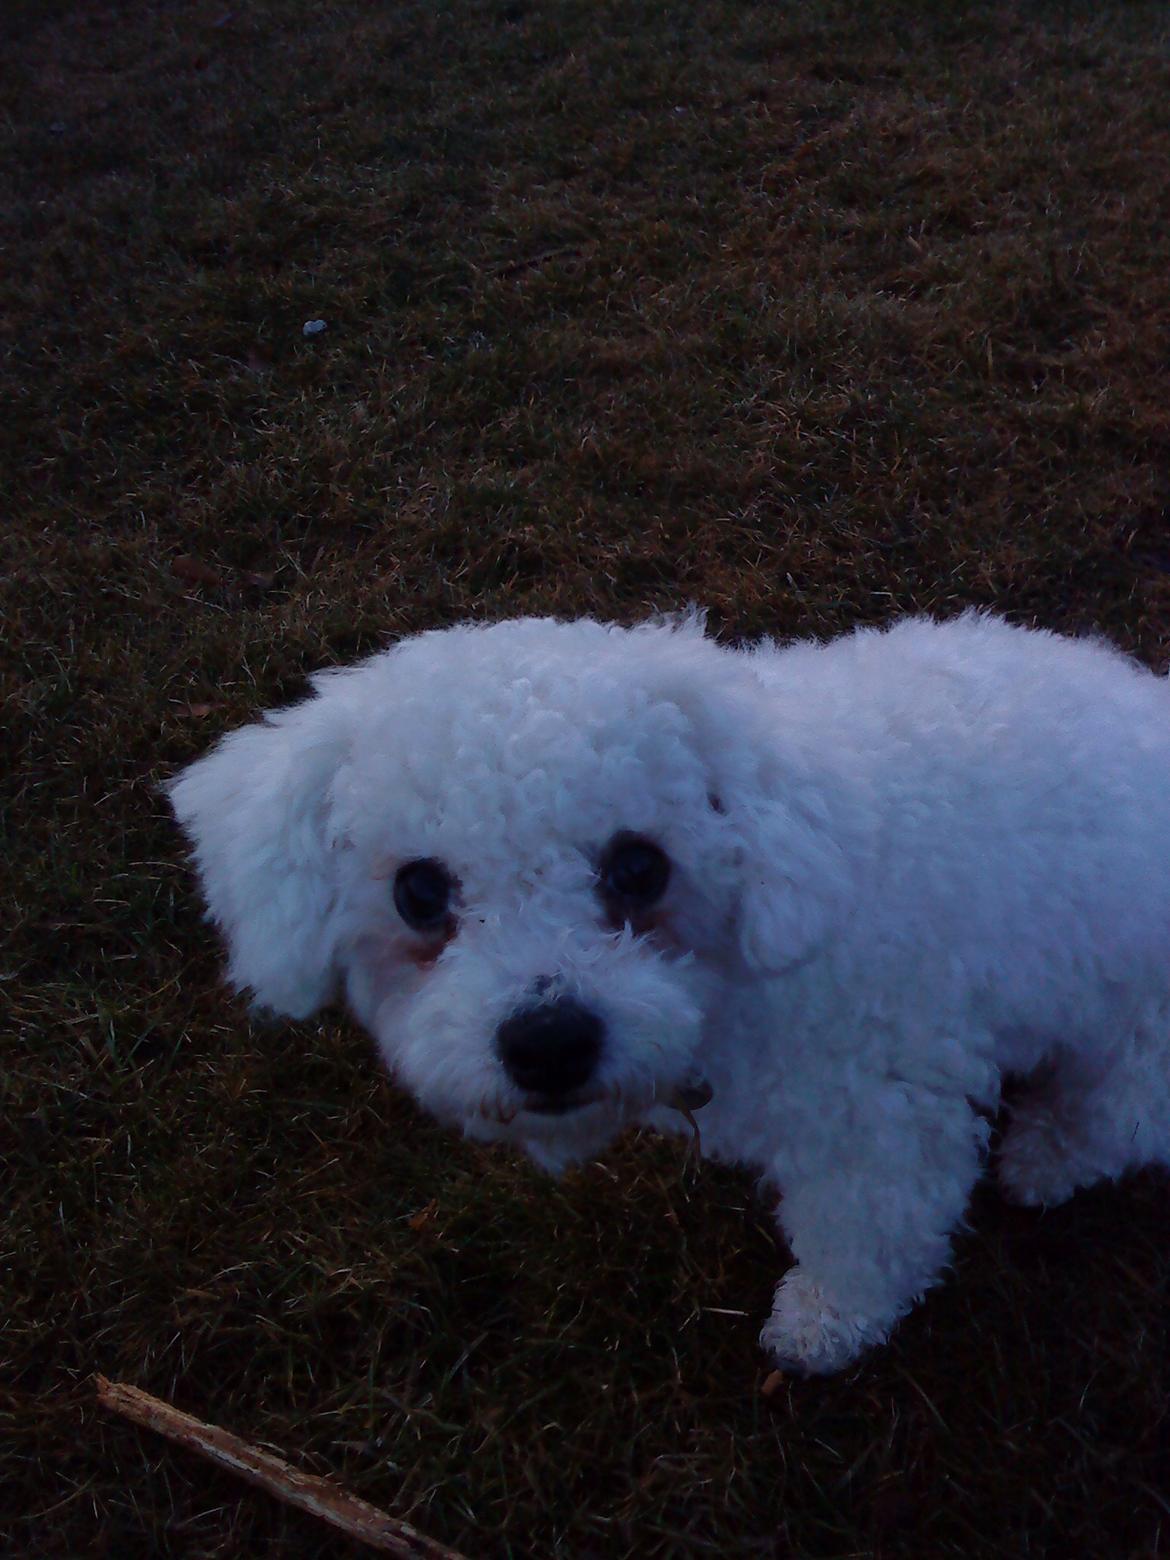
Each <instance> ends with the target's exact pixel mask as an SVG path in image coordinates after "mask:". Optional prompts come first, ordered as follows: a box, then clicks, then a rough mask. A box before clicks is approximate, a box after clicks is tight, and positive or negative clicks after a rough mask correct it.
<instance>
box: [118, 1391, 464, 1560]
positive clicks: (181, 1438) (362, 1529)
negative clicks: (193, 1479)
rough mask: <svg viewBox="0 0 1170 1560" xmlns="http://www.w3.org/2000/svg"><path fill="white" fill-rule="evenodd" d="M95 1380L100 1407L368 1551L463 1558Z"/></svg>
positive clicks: (279, 1463) (260, 1455)
mask: <svg viewBox="0 0 1170 1560" xmlns="http://www.w3.org/2000/svg"><path fill="white" fill-rule="evenodd" d="M96 1380H97V1395H98V1402H99V1403H101V1405H102V1406H103V1408H108V1409H110V1410H111V1411H112V1412H113V1413H115V1414H123V1415H124V1416H125V1417H126V1418H127V1419H132V1420H133V1421H134V1422H135V1424H139V1425H145V1426H146V1427H147V1428H148V1429H150V1430H156V1431H157V1432H158V1433H159V1435H165V1436H166V1437H168V1439H169V1440H172V1441H177V1442H178V1443H179V1445H180V1446H186V1447H188V1448H190V1450H191V1451H194V1452H199V1453H201V1454H202V1455H203V1456H204V1457H209V1458H210V1459H211V1461H212V1462H215V1463H218V1464H219V1465H220V1467H221V1468H227V1469H229V1470H230V1471H231V1472H232V1473H237V1474H239V1476H240V1478H242V1479H246V1480H247V1481H248V1483H249V1484H255V1485H257V1486H259V1488H260V1489H262V1490H266V1491H267V1492H268V1494H270V1495H275V1496H276V1498H277V1500H282V1501H284V1502H285V1503H286V1504H287V1505H290V1506H297V1507H299V1509H300V1510H301V1511H309V1512H312V1514H313V1515H314V1516H315V1517H320V1518H321V1520H322V1521H324V1522H330V1523H332V1524H333V1526H334V1527H335V1528H340V1529H341V1531H342V1532H343V1533H346V1534H348V1535H349V1537H350V1538H356V1539H357V1540H358V1541H359V1542H361V1543H363V1544H369V1546H370V1547H371V1548H372V1549H380V1550H381V1551H382V1552H383V1553H384V1554H390V1555H398V1556H399V1557H401V1560H462V1556H460V1555H459V1554H457V1553H456V1551H455V1550H454V1549H446V1548H444V1546H443V1545H442V1544H437V1543H435V1542H434V1540H433V1539H430V1538H424V1537H423V1535H422V1534H421V1533H418V1532H416V1531H415V1529H414V1528H412V1527H411V1526H410V1525H409V1524H408V1523H406V1522H399V1521H398V1520H397V1519H396V1518H394V1517H391V1516H388V1515H387V1514H386V1512H384V1511H379V1509H378V1507H377V1506H371V1505H370V1504H369V1502H368V1501H364V1500H360V1499H359V1498H358V1497H357V1496H356V1495H350V1494H349V1493H348V1492H347V1491H346V1490H343V1489H339V1488H338V1486H337V1485H336V1484H334V1483H332V1482H331V1480H329V1479H321V1478H318V1477H317V1476H316V1474H312V1473H301V1472H299V1470H298V1469H296V1468H293V1467H291V1466H290V1465H289V1464H288V1463H286V1462H285V1461H284V1459H283V1458H280V1457H277V1456H275V1455H274V1454H273V1453H272V1452H265V1451H261V1449H260V1448H259V1447H258V1446H249V1444H248V1443H247V1442H246V1441H241V1440H240V1438H239V1436H235V1435H232V1434H231V1433H230V1432H229V1431H227V1430H221V1429H220V1428H219V1426H218V1425H208V1424H204V1423H203V1421H202V1420H201V1419H195V1418H193V1417H192V1416H191V1415H190V1414H184V1413H183V1412H182V1411H181V1410H180V1409H177V1408H173V1407H172V1406H171V1404H169V1403H164V1402H163V1401H162V1399H161V1398H156V1397H151V1395H150V1393H149V1392H143V1391H142V1390H141V1389H140V1388H138V1387H131V1386H128V1385H127V1384H126V1383H125V1382H121V1381H107V1380H106V1378H105V1377H104V1376H98V1377H97V1378H96Z"/></svg>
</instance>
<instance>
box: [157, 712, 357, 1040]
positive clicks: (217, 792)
mask: <svg viewBox="0 0 1170 1560" xmlns="http://www.w3.org/2000/svg"><path fill="white" fill-rule="evenodd" d="M328 705H329V701H328V700H322V699H320V698H315V699H309V700H307V701H306V702H305V703H303V704H298V705H294V706H293V707H292V708H291V709H285V710H274V711H270V712H269V713H268V714H267V715H266V716H265V718H264V721H263V722H262V723H260V724H257V725H254V726H248V727H245V728H244V729H243V730H242V731H235V732H232V733H231V734H230V735H229V736H227V737H225V738H224V739H223V740H222V741H221V742H220V743H219V745H218V746H217V747H215V748H213V749H212V751H211V752H210V753H208V754H207V755H206V757H204V758H201V759H199V760H198V761H197V762H196V763H194V764H192V765H191V766H190V767H189V768H188V769H185V770H183V772H182V773H181V774H180V775H178V776H177V777H176V778H175V779H173V780H172V781H171V782H170V783H169V784H168V786H167V787H166V789H167V792H168V794H169V796H170V801H171V805H172V807H173V808H174V810H175V816H176V817H177V818H178V820H179V822H180V824H181V825H182V826H183V829H184V830H185V832H186V834H187V836H188V838H189V839H190V841H191V843H192V845H193V847H194V856H195V864H196V867H197V868H198V871H199V877H200V881H201V884H202V887H203V893H204V897H205V899H206V901H207V907H208V911H209V913H210V916H211V918H212V919H213V920H214V921H215V922H216V924H217V925H218V926H219V927H220V929H221V931H222V932H223V934H224V936H225V938H226V940H227V944H228V950H229V961H228V976H229V978H230V980H231V981H232V982H233V984H234V985H236V986H237V987H239V988H241V989H243V988H248V989H250V990H251V991H252V992H253V993H254V996H255V1000H256V1002H257V1004H258V1005H260V1006H262V1007H266V1008H271V1009H272V1010H273V1011H275V1012H277V1013H283V1014H287V1015H289V1016H290V1017H292V1018H303V1017H305V1016H306V1015H307V1014H309V1013H311V1012H313V1011H314V1010H315V1009H316V1008H318V1007H320V1006H322V1004H323V1003H325V1002H327V1001H328V1000H329V998H330V996H331V995H332V991H333V986H334V981H335V972H334V958H333V937H332V935H331V932H330V920H331V912H332V910H333V904H334V872H333V858H332V845H333V842H332V840H331V838H330V833H329V822H328V818H329V810H330V806H329V804H330V793H331V789H332V786H333V783H334V780H335V777H336V775H337V771H338V769H339V767H340V765H341V763H342V762H343V760H344V757H345V753H346V748H347V743H346V741H345V737H344V733H343V732H342V731H341V730H340V729H339V728H338V723H337V720H336V718H335V716H334V712H333V711H332V710H330V709H328V708H327V706H328Z"/></svg>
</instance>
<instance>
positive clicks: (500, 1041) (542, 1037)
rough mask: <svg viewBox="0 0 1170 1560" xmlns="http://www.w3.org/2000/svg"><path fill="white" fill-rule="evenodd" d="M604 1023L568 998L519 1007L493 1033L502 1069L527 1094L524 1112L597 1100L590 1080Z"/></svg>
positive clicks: (567, 1107)
mask: <svg viewBox="0 0 1170 1560" xmlns="http://www.w3.org/2000/svg"><path fill="white" fill-rule="evenodd" d="M604 1036H605V1026H604V1025H603V1024H602V1022H601V1020H600V1019H599V1018H598V1016H597V1014H596V1013H593V1012H591V1011H590V1009H589V1008H587V1007H584V1006H583V1005H582V1004H581V1003H580V1002H575V1001H574V1000H573V999H572V998H571V997H558V998H557V999H556V1000H554V1001H552V1002H542V1003H540V1004H538V1005H537V1006H535V1007H529V1008H524V1009H523V1010H522V1011H521V1012H519V1013H514V1014H513V1015H512V1017H511V1018H508V1019H505V1020H504V1022H503V1023H502V1024H501V1025H500V1027H499V1029H497V1031H496V1049H497V1050H498V1052H499V1055H500V1060H501V1061H502V1062H503V1064H504V1070H505V1071H506V1072H507V1074H508V1077H509V1078H511V1080H512V1082H513V1083H514V1084H515V1085H516V1087H517V1088H518V1089H522V1090H523V1091H524V1093H525V1094H526V1095H528V1096H529V1098H528V1099H526V1100H525V1108H526V1109H527V1110H535V1111H540V1112H543V1113H545V1114H547V1115H557V1114H563V1113H564V1112H565V1111H569V1110H574V1109H576V1108H577V1106H579V1105H585V1104H588V1103H589V1102H590V1101H591V1100H592V1099H595V1098H597V1097H598V1096H597V1094H596V1092H593V1093H591V1092H590V1090H589V1084H590V1082H591V1081H592V1080H593V1079H594V1077H595V1075H596V1073H597V1065H598V1062H599V1061H600V1059H601V1049H602V1041H603V1039H604Z"/></svg>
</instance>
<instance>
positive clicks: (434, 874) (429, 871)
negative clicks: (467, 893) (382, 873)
mask: <svg viewBox="0 0 1170 1560" xmlns="http://www.w3.org/2000/svg"><path fill="white" fill-rule="evenodd" d="M450 902H451V877H450V874H449V873H448V871H447V869H446V867H444V866H443V864H442V862H441V861H408V862H407V863H406V865H405V866H404V867H399V869H398V871H397V873H396V874H395V877H394V904H395V907H396V909H397V911H398V914H399V915H400V916H401V917H402V919H403V920H404V921H405V922H406V924H407V926H410V927H413V928H414V930H415V931H416V932H434V931H437V930H438V929H439V928H440V927H441V926H442V925H443V923H444V922H445V921H446V919H447V910H448V907H449V905H450Z"/></svg>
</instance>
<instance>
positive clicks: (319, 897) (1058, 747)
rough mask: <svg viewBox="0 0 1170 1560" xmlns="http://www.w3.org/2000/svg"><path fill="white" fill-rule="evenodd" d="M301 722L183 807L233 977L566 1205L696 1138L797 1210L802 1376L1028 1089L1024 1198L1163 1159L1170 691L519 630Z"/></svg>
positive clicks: (1104, 667) (1013, 636) (467, 631)
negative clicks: (546, 1176)
mask: <svg viewBox="0 0 1170 1560" xmlns="http://www.w3.org/2000/svg"><path fill="white" fill-rule="evenodd" d="M313 686H314V689H315V694H314V696H313V697H311V698H309V699H308V700H306V701H305V702H304V703H302V704H298V705H295V706H293V707H292V708H289V709H282V710H276V711H273V712H271V713H269V714H268V715H266V716H265V718H264V720H263V722H262V723H260V724H257V725H254V726H250V727H247V728H246V729H244V730H241V731H237V732H235V733H234V734H232V735H230V736H228V737H226V738H225V739H224V740H223V741H222V742H221V743H220V744H219V746H218V747H217V748H215V749H214V751H212V752H211V753H210V754H209V755H208V756H207V757H205V758H203V759H201V760H200V761H199V762H198V763H195V764H193V765H192V766H191V767H190V768H189V769H187V770H186V771H185V772H184V773H183V774H181V775H180V776H179V777H178V778H177V779H176V780H175V781H173V782H172V785H171V798H172V800H173V804H174V808H175V811H176V813H177V815H178V817H179V819H180V821H181V822H182V824H183V825H184V827H185V829H186V830H187V832H188V834H189V836H190V838H191V840H192V841H193V843H194V850H195V860H196V862H197V865H198V869H199V873H200V875H201V878H202V883H203V888H204V892H205V894H206V898H207V902H208V905H209V907H210V913H211V915H212V916H213V918H214V919H215V921H216V922H217V923H218V924H219V926H220V927H221V928H222V930H223V932H224V934H225V936H226V939H227V942H228V945H229V948H230V966H229V972H230V976H231V978H232V980H233V981H234V982H235V983H236V985H237V986H239V987H244V988H249V989H250V990H251V991H252V993H253V994H254V996H255V1000H256V1001H257V1003H259V1004H260V1005H262V1006H264V1007H266V1008H270V1009H274V1010H275V1011H276V1012H278V1013H284V1014H290V1015H292V1016H294V1017H303V1016H304V1015H306V1014H309V1013H312V1012H313V1011H314V1010H315V1009H317V1008H319V1007H320V1006H321V1005H322V1004H323V1003H326V1002H328V1001H329V1000H330V998H331V997H332V996H333V994H334V991H335V989H336V988H337V987H338V985H339V984H340V985H341V986H342V987H343V988H344V991H345V994H346V997H347V999H348V1002H349V1005H350V1007H351V1008H352V1010H353V1012H354V1013H355V1014H356V1015H357V1017H358V1018H359V1019H360V1020H361V1022H362V1023H363V1024H364V1025H365V1026H366V1027H367V1028H368V1029H369V1030H370V1031H371V1032H372V1033H373V1035H374V1036H375V1037H376V1039H377V1042H378V1045H379V1047H380V1048H381V1051H382V1054H383V1056H384V1057H385V1059H386V1061H387V1063H388V1064H389V1067H390V1069H391V1071H392V1072H393V1074H394V1076H395V1077H396V1078H398V1079H399V1080H400V1081H401V1082H402V1083H403V1084H404V1085H405V1086H406V1087H407V1088H408V1089H409V1090H410V1091H411V1092H412V1093H413V1094H414V1095H415V1096H416V1097H417V1099H418V1100H419V1101H421V1103H422V1104H423V1105H424V1106H426V1107H427V1108H428V1109H429V1110H431V1111H432V1112H434V1114H435V1115H437V1116H438V1117H440V1118H441V1119H442V1120H444V1121H447V1122H451V1123H454V1124H456V1125H457V1126H460V1127H462V1129H463V1130H464V1131H465V1132H466V1133H468V1134H469V1135H471V1136H472V1137H475V1138H479V1139H493V1140H505V1141H508V1142H511V1143H515V1144H519V1145H521V1146H522V1147H523V1148H524V1149H526V1150H527V1151H528V1153H529V1154H530V1155H531V1156H532V1157H533V1158H534V1159H535V1160H536V1161H537V1162H538V1163H539V1164H540V1165H543V1166H545V1167H546V1168H547V1169H549V1170H553V1171H559V1170H561V1169H562V1168H563V1167H564V1166H566V1165H567V1164H570V1163H571V1162H573V1161H575V1160H579V1159H581V1158H582V1157H583V1156H586V1155H592V1154H594V1153H595V1152H597V1151H598V1150H599V1149H601V1148H602V1147H603V1145H605V1144H606V1143H607V1142H609V1141H610V1140H611V1139H612V1138H613V1137H614V1136H615V1134H616V1133H617V1132H619V1131H620V1130H621V1129H622V1128H624V1127H625V1126H627V1125H629V1124H630V1123H633V1122H642V1123H651V1124H653V1125H655V1126H658V1127H662V1128H667V1129H670V1128H672V1127H673V1128H678V1127H679V1126H680V1125H681V1124H682V1123H683V1121H684V1120H685V1119H687V1118H689V1117H690V1113H691V1112H693V1111H699V1110H701V1125H702V1137H703V1143H704V1144H705V1145H706V1147H707V1148H708V1149H709V1150H711V1151H713V1152H714V1153H715V1154H716V1155H718V1156H720V1157H721V1158H724V1159H727V1160H730V1161H734V1162H738V1163H741V1164H745V1165H749V1166H751V1167H753V1168H754V1169H755V1170H756V1171H758V1172H760V1173H761V1174H762V1176H763V1178H764V1180H765V1181H766V1182H768V1183H769V1184H771V1185H773V1186H775V1187H778V1188H779V1189H780V1190H781V1191H782V1193H783V1198H782V1200H781V1202H780V1205H779V1210H778V1218H779V1223H780V1226H781V1229H782V1231H783V1233H784V1236H785V1237H786V1239H787V1241H788V1244H789V1246H790V1247H791V1249H792V1253H793V1255H794V1257H795V1259H796V1263H795V1266H794V1267H792V1268H791V1270H790V1271H789V1272H788V1274H787V1276H786V1277H785V1278H784V1279H783V1281H782V1282H781V1283H780V1285H779V1287H778V1289H777V1291H776V1299H775V1307H774V1309H773V1312H772V1315H771V1318H770V1319H769V1321H768V1322H767V1323H766V1325H765V1327H764V1330H763V1334H762V1341H763V1343H764V1345H765V1347H766V1348H767V1349H768V1351H769V1352H770V1353H771V1354H772V1355H773V1356H774V1358H775V1359H776V1360H778V1361H780V1362H782V1363H783V1364H785V1365H787V1366H788V1367H790V1368H794V1369H799V1370H802V1371H807V1372H818V1371H831V1370H835V1369H837V1368H839V1367H840V1366H843V1365H845V1364H847V1363H848V1362H849V1361H851V1360H852V1359H854V1357H855V1356H856V1355H857V1354H858V1353H859V1352H860V1351H861V1350H862V1349H863V1348H865V1347H866V1346H867V1345H870V1344H873V1343H876V1342H878V1341H879V1340H882V1339H884V1338H885V1337H886V1336H887V1335H888V1333H889V1331H890V1328H891V1327H892V1326H893V1325H894V1323H895V1322H896V1321H897V1320H898V1318H899V1317H900V1316H902V1315H903V1314H904V1313H905V1312H906V1311H907V1310H908V1309H909V1307H910V1306H911V1305H912V1304H913V1302H914V1301H915V1299H916V1298H917V1297H918V1296H920V1295H921V1294H922V1292H923V1290H924V1289H926V1288H927V1287H928V1286H929V1285H931V1284H933V1283H935V1282H936V1281H937V1279H938V1278H939V1275H940V1273H941V1271H942V1269H943V1267H944V1264H945V1263H946V1261H947V1253H948V1244H949V1237H950V1233H951V1231H952V1230H953V1229H954V1228H955V1226H956V1224H957V1223H958V1222H959V1221H960V1220H961V1218H962V1215H963V1211H964V1206H965V1204H966V1202H967V1198H968V1194H969V1193H970V1191H971V1187H972V1184H973V1182H974V1181H975V1179H976V1177H977V1175H978V1173H979V1169H980V1164H981V1160H982V1156H983V1153H984V1149H985V1146H986V1143H987V1137H988V1131H989V1128H988V1124H987V1118H988V1112H989V1111H991V1110H993V1109H994V1107H995V1104H996V1102H997V1100H998V1098H999V1091H1000V1082H1001V1079H1002V1078H1003V1076H1004V1075H1005V1074H1007V1073H1023V1074H1027V1073H1032V1074H1035V1077H1034V1079H1033V1082H1032V1085H1031V1090H1030V1092H1027V1093H1025V1094H1024V1096H1023V1098H1022V1102H1021V1103H1020V1104H1019V1105H1018V1106H1017V1107H1016V1109H1015V1110H1014V1113H1013V1115H1012V1118H1011V1121H1010V1125H1009V1127H1008V1130H1007V1133H1006V1137H1005V1140H1004V1143H1003V1148H1002V1152H1001V1155H1000V1159H999V1179H1000V1182H1001V1184H1002V1186H1003V1187H1004V1189H1005V1190H1006V1191H1007V1192H1008V1194H1009V1195H1011V1196H1012V1197H1013V1198H1015V1199H1016V1200H1018V1201H1020V1202H1024V1203H1055V1202H1059V1201H1060V1200H1061V1199H1063V1198H1066V1197H1068V1196H1069V1195H1070V1193H1071V1192H1072V1191H1073V1190H1074V1188H1076V1187H1078V1186H1084V1185H1087V1184H1088V1183H1090V1182H1093V1181H1096V1180H1098V1179H1100V1178H1102V1177H1109V1176H1116V1175H1119V1174H1120V1173H1121V1172H1122V1171H1124V1170H1126V1169H1127V1168H1129V1167H1131V1166H1136V1165H1142V1164H1147V1163H1150V1162H1153V1161H1164V1160H1166V1159H1167V1157H1168V1151H1170V690H1168V688H1167V684H1166V683H1165V682H1164V681H1163V680H1162V679H1160V678H1157V677H1155V676H1154V675H1153V674H1151V673H1150V672H1149V671H1147V670H1145V669H1143V668H1142V667H1140V666H1138V665H1137V664H1136V663H1135V662H1133V661H1130V660H1128V659H1127V658H1126V657H1124V656H1122V655H1121V654H1120V653H1118V652H1116V651H1114V650H1111V649H1109V648H1107V647H1106V646H1104V645H1102V644H1100V643H1097V642H1085V641H1079V640H1068V639H1062V638H1058V637H1056V636H1054V635H1051V634H1047V633H1041V632H1033V631H1029V630H1025V629H1019V628H1012V627H1009V626H1008V625H1006V624H1005V623H1003V622H1001V621H998V620H996V619H994V618H989V617H985V616H980V615H978V614H975V613H968V614H967V615H965V616H963V617H960V618H958V619H956V620H954V621H951V622H946V623H934V622H930V621H925V620H920V619H914V620H910V621H906V622H902V623H900V624H898V625H897V626H895V627H893V628H891V629H889V630H887V631H884V632H877V631H873V630H863V631H860V632H857V633H855V634H853V635H851V636H849V637H846V638H843V639H839V640H837V641H835V642H833V643H830V644H828V645H819V644H811V643H810V644H797V645H795V646H792V647H789V648H777V647H776V646H774V645H771V644H767V643H765V644H762V645H759V646H757V647H756V648H754V649H748V650H732V649H727V648H724V647H722V646H720V645H718V644H716V643H714V642H713V641H712V640H710V639H708V638H706V637H704V633H703V627H702V623H701V621H700V620H699V619H697V618H694V617H692V618H689V619H684V620H681V621H668V622H657V623H651V624H646V625H644V626H642V627H638V628H633V629H624V628H617V627H610V626H605V625H603V624H600V623H595V622H589V621H585V622H573V623H562V622H555V621H552V620H548V619H520V620H517V621H512V622H503V623H498V624H495V625H494V626H489V627H462V628H453V629H448V630H445V631H439V632H434V633H427V634H422V635H419V636H418V637H417V638H412V639H407V640H405V641H404V642H403V643H401V644H398V645H397V646H395V647H394V648H392V649H390V650H388V651H386V652H385V653H383V654H381V655H376V656H374V657H373V658H372V659H370V660H367V661H365V662H363V663H362V664H360V665H358V666H355V667H352V668H349V669H346V670H338V671H329V672H324V673H322V674H321V675H320V676H318V677H316V678H314V680H313Z"/></svg>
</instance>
